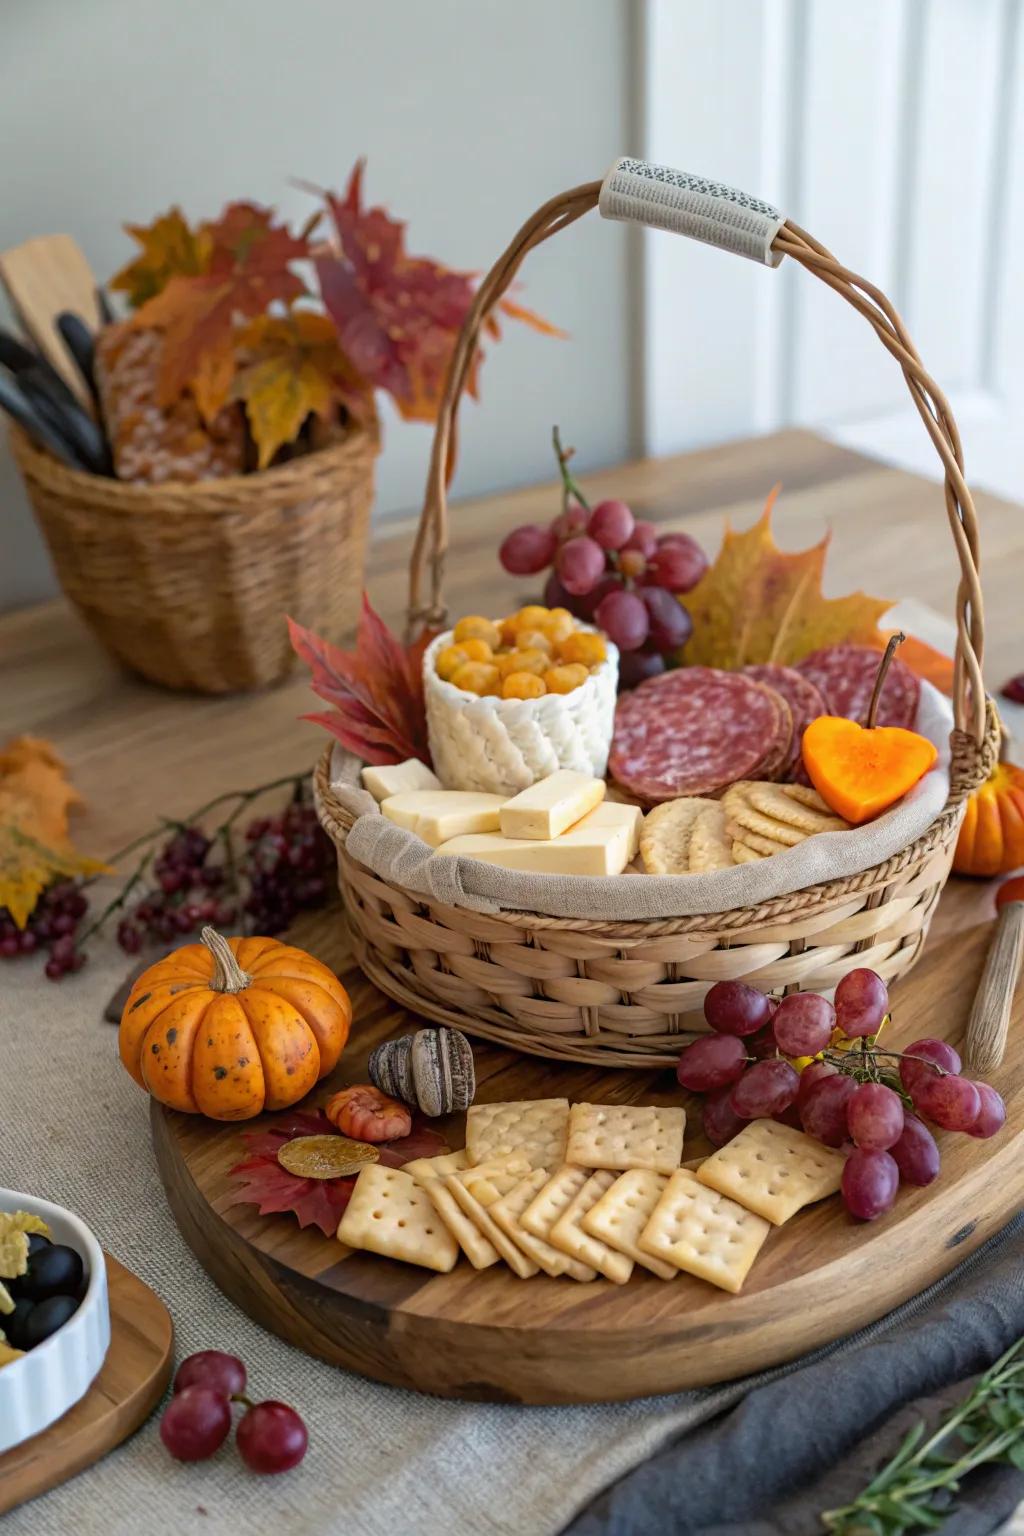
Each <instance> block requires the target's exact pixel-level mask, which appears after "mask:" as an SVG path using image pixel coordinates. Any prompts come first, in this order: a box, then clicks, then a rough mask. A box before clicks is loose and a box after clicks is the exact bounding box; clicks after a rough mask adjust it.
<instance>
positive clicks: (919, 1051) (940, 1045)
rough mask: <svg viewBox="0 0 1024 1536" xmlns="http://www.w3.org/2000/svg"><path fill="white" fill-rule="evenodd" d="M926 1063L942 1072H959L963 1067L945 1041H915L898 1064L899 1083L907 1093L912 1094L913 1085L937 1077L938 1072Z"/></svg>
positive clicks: (929, 1038)
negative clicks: (930, 1063) (932, 1064)
mask: <svg viewBox="0 0 1024 1536" xmlns="http://www.w3.org/2000/svg"><path fill="white" fill-rule="evenodd" d="M927 1062H932V1063H934V1065H935V1066H937V1067H941V1068H942V1070H943V1071H944V1072H959V1071H960V1068H961V1067H962V1065H963V1063H962V1062H961V1060H960V1057H959V1056H958V1055H957V1053H956V1051H954V1049H953V1047H952V1046H951V1045H949V1044H947V1042H946V1041H945V1040H935V1039H933V1038H932V1037H931V1036H925V1038H924V1039H923V1040H915V1041H914V1043H913V1045H908V1046H907V1048H906V1050H905V1051H904V1053H903V1059H902V1061H901V1062H900V1082H901V1083H902V1084H903V1086H904V1088H905V1089H906V1090H907V1092H908V1093H913V1091H914V1085H915V1083H918V1082H921V1081H923V1080H924V1079H925V1078H926V1077H927V1078H936V1077H938V1076H939V1073H938V1072H935V1071H933V1070H932V1068H931V1067H930V1066H927V1065H926V1063H927Z"/></svg>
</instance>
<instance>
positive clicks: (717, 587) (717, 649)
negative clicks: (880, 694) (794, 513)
mask: <svg viewBox="0 0 1024 1536" xmlns="http://www.w3.org/2000/svg"><path fill="white" fill-rule="evenodd" d="M779 489H780V487H779V486H776V487H775V488H774V490H773V491H772V492H771V494H770V496H769V497H768V501H767V504H766V506H765V509H764V512H763V513H762V515H761V516H760V518H758V520H757V522H756V523H755V524H754V526H753V527H752V528H748V529H747V530H746V531H745V532H744V533H735V532H734V531H733V529H732V528H731V527H730V526H729V525H728V524H726V529H725V536H724V538H723V539H722V548H721V550H720V551H719V554H718V558H717V559H716V561H715V563H714V565H712V566H711V567H710V568H709V569H708V570H707V571H706V572H705V574H704V575H703V576H702V577H701V579H700V581H699V582H698V583H697V585H696V586H695V587H694V588H693V589H692V591H690V592H687V593H686V594H685V595H684V596H682V597H681V598H680V602H681V603H682V605H683V607H684V608H685V609H686V610H687V612H688V613H689V615H690V617H691V619H692V620H693V634H692V635H691V636H690V639H689V640H688V641H687V643H686V646H685V648H684V650H683V660H684V662H685V663H686V664H687V665H688V666H692V665H699V666H705V667H725V668H736V667H743V666H746V665H747V664H748V663H751V662H765V661H774V662H782V663H792V662H795V661H800V660H801V659H802V658H803V657H804V656H808V655H809V654H810V653H811V651H816V650H818V649H820V648H821V647H822V646H826V645H838V644H842V643H848V644H855V645H873V646H877V647H879V648H881V649H884V648H885V639H884V637H883V635H882V634H881V632H880V631H879V628H878V621H879V619H880V618H881V617H882V615H883V614H884V613H885V612H886V611H887V610H888V609H889V608H891V607H892V600H891V599H889V598H880V597H869V596H868V595H867V594H866V593H864V592H854V593H851V595H850V596H849V597H835V598H832V597H825V596H824V595H823V594H822V590H821V578H822V575H823V573H824V569H825V555H826V553H827V551H828V546H829V539H830V535H826V536H825V538H823V539H822V540H821V542H820V543H819V544H815V545H813V546H812V548H810V549H803V550H800V551H798V552H794V553H790V552H788V551H786V550H781V549H779V547H778V545H777V544H776V543H775V540H774V538H773V537H772V526H771V519H772V508H773V506H774V504H775V498H776V496H777V495H778V493H779Z"/></svg>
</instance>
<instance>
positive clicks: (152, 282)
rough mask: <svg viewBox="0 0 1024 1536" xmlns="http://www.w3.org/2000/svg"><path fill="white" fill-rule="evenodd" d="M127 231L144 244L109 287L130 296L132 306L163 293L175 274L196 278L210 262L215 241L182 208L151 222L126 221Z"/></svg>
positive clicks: (137, 306) (172, 210) (111, 281)
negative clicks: (193, 222) (191, 221)
mask: <svg viewBox="0 0 1024 1536" xmlns="http://www.w3.org/2000/svg"><path fill="white" fill-rule="evenodd" d="M124 227H125V232H126V233H127V234H129V235H131V237H132V239H133V240H137V241H138V243H139V245H140V246H141V247H142V252H141V255H139V256H136V257H135V259H134V261H129V262H126V263H125V265H124V266H123V267H122V268H121V270H120V271H119V272H117V273H115V275H114V276H113V277H112V278H111V279H110V283H109V285H108V286H109V287H111V288H115V289H117V290H119V291H120V292H122V293H126V294H127V295H128V302H129V304H130V305H131V306H132V308H133V309H138V308H139V306H140V305H142V304H145V303H146V301H147V300H148V299H152V298H155V296H156V295H157V294H158V293H161V292H162V291H163V289H164V288H166V286H167V284H168V283H169V282H170V280H171V278H172V277H197V276H198V275H199V274H200V273H201V272H205V271H206V269H207V267H208V266H209V262H210V255H211V253H212V250H213V241H212V239H211V237H210V234H209V231H208V230H207V228H206V226H205V225H201V226H200V227H199V229H192V228H191V226H190V225H189V223H188V220H187V219H186V218H185V215H184V214H183V213H182V211H181V209H180V208H171V209H170V210H169V211H168V212H167V213H163V214H161V215H160V217H159V218H156V219H154V220H153V222H152V224H126V225H125V226H124Z"/></svg>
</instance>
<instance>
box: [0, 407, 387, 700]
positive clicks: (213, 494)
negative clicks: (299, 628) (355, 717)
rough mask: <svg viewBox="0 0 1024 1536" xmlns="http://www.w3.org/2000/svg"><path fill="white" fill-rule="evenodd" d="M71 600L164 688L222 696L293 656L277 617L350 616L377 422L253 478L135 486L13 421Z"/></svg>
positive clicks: (335, 619) (317, 623)
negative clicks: (59, 456)
mask: <svg viewBox="0 0 1024 1536" xmlns="http://www.w3.org/2000/svg"><path fill="white" fill-rule="evenodd" d="M11 444H12V448H13V451H14V456H15V459H16V460H17V462H18V465H19V468H20V469H21V473H22V475H23V476H24V479H25V485H26V487H27V488H28V494H29V498H30V500H31V502H32V506H33V507H34V509H35V513H36V517H37V518H38V519H39V525H40V527H41V528H42V530H43V535H44V537H45V539H46V542H47V545H48V546H49V550H50V555H51V558H52V560H53V563H54V566H55V567H56V571H57V576H58V579H59V580H60V584H61V586H62V587H63V589H64V592H65V594H66V595H67V597H69V598H70V599H71V601H72V602H73V603H74V605H75V607H76V608H77V609H78V611H79V613H80V614H81V615H82V618H83V619H84V620H85V622H86V623H87V624H88V626H89V628H90V629H91V630H92V631H93V633H94V634H95V635H96V637H97V639H98V640H100V641H101V642H102V644H103V645H104V646H106V648H107V650H108V651H110V652H111V654H112V655H114V656H116V657H117V659H118V660H119V661H122V662H124V664H125V665H126V666H128V667H131V668H132V669H133V670H134V671H136V672H139V673H141V674H142V676H143V677H146V678H149V679H150V681H151V682H155V683H162V684H164V686H165V687H168V688H189V689H197V690H198V691H200V692H202V693H230V692H233V691H235V690H237V689H246V688H259V687H261V686H263V685H264V684H266V683H272V682H276V681H277V680H278V679H279V678H281V677H283V676H284V675H285V673H286V672H287V671H288V670H289V668H290V667H291V665H292V662H293V660H294V656H293V653H292V649H291V646H290V644H289V641H288V633H287V628H286V625H285V622H284V616H285V614H291V616H292V617H293V618H295V619H297V620H298V621H299V622H300V623H303V624H307V625H309V626H311V627H312V628H314V629H317V630H318V631H320V632H321V633H322V634H325V635H327V636H328V637H330V638H338V637H340V635H341V634H342V633H343V632H344V631H345V630H346V629H348V628H350V627H351V626H352V625H354V624H355V622H356V619H357V617H358V612H359V594H360V590H361V587H362V576H363V557H364V552H365V547H366V534H367V527H368V524H369V519H370V509H371V506H372V502H373V470H374V461H375V459H376V455H377V451H378V433H377V429H376V425H373V426H371V427H370V428H367V429H364V428H353V429H350V430H349V431H347V432H346V433H345V435H344V436H343V437H342V438H341V439H340V440H339V441H338V442H336V443H332V444H331V445H330V446H329V447H326V448H321V449H319V450H318V451H316V452H315V453H309V454H304V455H302V456H301V457H298V458H295V459H292V460H291V461H290V462H289V463H287V464H282V465H280V466H278V467H277V468H274V469H268V470H264V471H263V472H262V473H261V474H254V475H232V476H228V477H226V478H224V479H221V480H202V481H197V482H196V483H195V484H184V483H176V482H167V483H164V484H160V485H131V484H127V483H125V482H122V481H119V480H111V479H106V478H103V477H102V476H98V475H89V474H85V473H83V472H81V471H78V470H73V469H68V468H66V467H65V466H64V465H63V464H60V463H58V461H57V460H56V459H54V458H51V456H50V455H49V454H47V453H43V452H41V451H40V450H39V449H38V448H36V446H35V445H34V444H33V443H32V442H31V441H30V440H29V439H28V437H26V436H25V434H24V433H23V432H21V431H20V430H19V429H18V428H17V427H15V428H12V431H11Z"/></svg>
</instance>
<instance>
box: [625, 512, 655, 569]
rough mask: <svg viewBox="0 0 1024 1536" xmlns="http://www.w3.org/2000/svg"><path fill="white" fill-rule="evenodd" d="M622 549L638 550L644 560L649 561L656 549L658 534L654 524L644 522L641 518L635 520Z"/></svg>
mask: <svg viewBox="0 0 1024 1536" xmlns="http://www.w3.org/2000/svg"><path fill="white" fill-rule="evenodd" d="M622 547H623V549H638V550H639V551H640V553H641V554H642V555H643V557H644V559H645V560H649V559H650V558H651V556H652V555H653V554H654V551H655V550H656V549H657V547H658V533H657V529H656V528H655V526H654V524H653V523H647V522H644V520H643V518H637V520H636V522H635V523H634V524H633V532H632V533H631V534H630V536H629V538H628V539H627V540H626V542H625V544H623V546H622Z"/></svg>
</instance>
